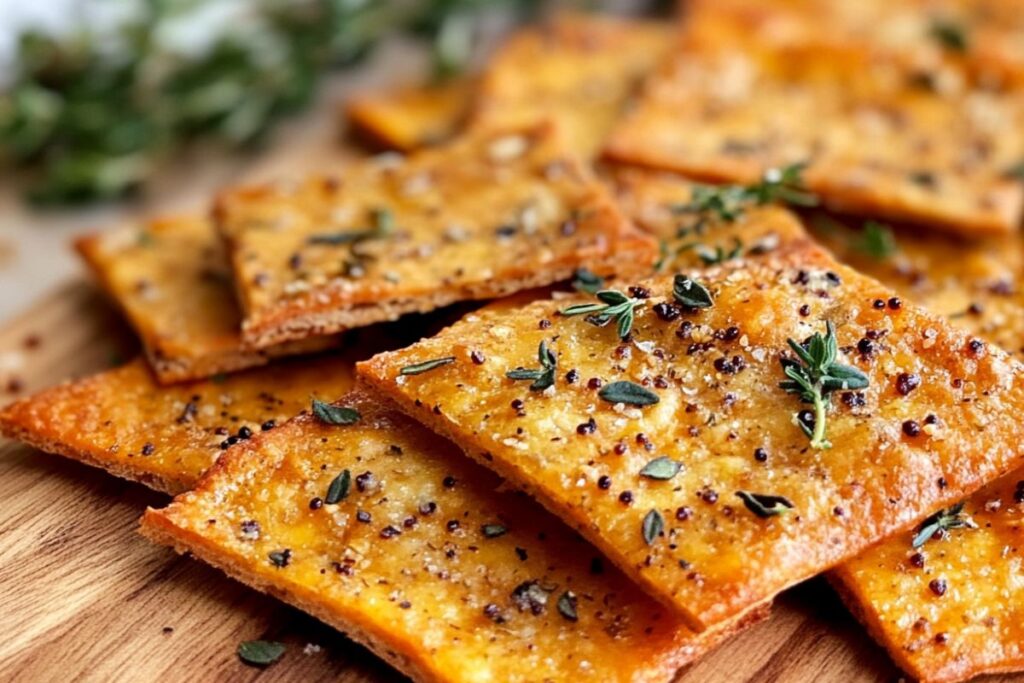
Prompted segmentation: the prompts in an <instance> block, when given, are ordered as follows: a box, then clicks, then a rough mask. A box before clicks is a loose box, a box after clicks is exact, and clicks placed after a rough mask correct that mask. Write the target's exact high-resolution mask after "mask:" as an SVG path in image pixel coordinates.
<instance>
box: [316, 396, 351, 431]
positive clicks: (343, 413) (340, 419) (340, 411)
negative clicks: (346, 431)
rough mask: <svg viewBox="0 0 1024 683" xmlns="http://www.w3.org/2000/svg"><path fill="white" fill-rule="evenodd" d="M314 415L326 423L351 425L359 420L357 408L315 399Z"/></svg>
mask: <svg viewBox="0 0 1024 683" xmlns="http://www.w3.org/2000/svg"><path fill="white" fill-rule="evenodd" d="M313 415H315V416H316V419H318V420H320V421H321V422H323V423H324V424H329V425H350V424H355V423H356V422H358V421H359V418H360V415H359V411H358V410H356V409H355V408H346V407H344V406H335V405H331V404H330V403H325V402H323V401H319V400H317V399H315V398H314V399H313Z"/></svg>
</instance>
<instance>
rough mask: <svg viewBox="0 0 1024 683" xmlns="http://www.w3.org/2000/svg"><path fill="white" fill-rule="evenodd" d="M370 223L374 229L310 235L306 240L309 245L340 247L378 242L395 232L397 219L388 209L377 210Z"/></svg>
mask: <svg viewBox="0 0 1024 683" xmlns="http://www.w3.org/2000/svg"><path fill="white" fill-rule="evenodd" d="M370 223H371V225H372V227H370V228H366V229H365V230H349V231H347V232H331V233H321V234H318V235H310V237H309V238H308V239H307V240H306V241H307V242H308V243H309V244H327V245H331V246H340V245H342V244H358V243H360V242H365V241H367V240H376V239H383V238H385V237H389V236H390V235H391V234H392V233H394V231H395V217H394V214H392V213H391V211H389V210H388V209H385V208H379V207H378V208H376V209H373V210H372V211H371V212H370Z"/></svg>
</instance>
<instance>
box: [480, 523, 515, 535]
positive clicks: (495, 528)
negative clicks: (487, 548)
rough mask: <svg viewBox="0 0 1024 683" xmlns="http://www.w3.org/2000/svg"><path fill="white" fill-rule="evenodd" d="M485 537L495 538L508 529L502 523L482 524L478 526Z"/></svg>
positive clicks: (505, 532)
mask: <svg viewBox="0 0 1024 683" xmlns="http://www.w3.org/2000/svg"><path fill="white" fill-rule="evenodd" d="M480 531H482V532H483V535H484V537H485V538H497V537H498V536H504V535H505V534H507V533H508V529H507V528H506V527H505V526H504V525H502V524H484V525H483V526H482V527H480Z"/></svg>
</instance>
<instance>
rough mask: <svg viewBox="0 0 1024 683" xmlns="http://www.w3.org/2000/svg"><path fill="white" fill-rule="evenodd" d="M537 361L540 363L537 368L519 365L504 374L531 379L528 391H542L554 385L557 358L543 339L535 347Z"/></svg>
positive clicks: (509, 376) (510, 376)
mask: <svg viewBox="0 0 1024 683" xmlns="http://www.w3.org/2000/svg"><path fill="white" fill-rule="evenodd" d="M537 361H538V362H539V363H540V369H539V370H530V369H527V368H521V367H520V368H516V369H515V370H509V371H508V372H506V373H505V376H506V377H508V378H509V379H512V380H523V379H529V380H533V384H531V385H530V391H544V390H545V389H547V388H548V387H550V386H553V385H554V383H555V370H556V368H557V367H558V358H556V357H555V354H554V352H552V351H551V349H549V348H548V345H547V342H545V341H541V343H540V345H539V346H538V347H537Z"/></svg>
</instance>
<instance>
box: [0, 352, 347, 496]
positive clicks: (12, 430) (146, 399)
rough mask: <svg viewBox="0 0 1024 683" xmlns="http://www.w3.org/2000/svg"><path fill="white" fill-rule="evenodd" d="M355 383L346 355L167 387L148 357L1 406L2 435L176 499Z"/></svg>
mask: <svg viewBox="0 0 1024 683" xmlns="http://www.w3.org/2000/svg"><path fill="white" fill-rule="evenodd" d="M351 384H352V361H351V359H349V358H345V357H341V356H337V357H331V356H318V357H313V358H309V359H302V360H292V361H280V362H278V363H275V364H274V365H271V366H268V367H265V368H257V369H254V370H248V371H246V372H241V373H237V374H233V375H228V376H222V377H216V378H214V379H211V380H206V381H199V382H190V383H185V384H176V385H173V386H163V387H162V386H160V385H158V384H157V382H156V379H155V378H154V376H153V373H152V372H151V371H150V369H149V367H148V366H147V364H146V362H145V361H144V360H142V359H138V360H135V361H133V362H131V363H128V364H127V365H124V366H122V367H120V368H116V369H114V370H110V371H107V372H102V373H100V374H98V375H93V376H92V377H87V378H85V379H80V380H74V381H71V382H68V383H66V384H62V385H60V386H57V387H53V388H52V389H47V390H45V391H42V392H40V393H38V394H36V395H34V396H29V397H27V398H24V399H22V400H20V401H17V402H15V403H12V404H10V405H7V406H5V407H4V408H2V409H0V433H2V434H4V435H5V436H8V437H11V438H14V439H18V440H20V441H24V442H25V443H27V444H29V445H31V446H34V447H36V448H38V449H40V450H43V451H46V452H48V453H56V454H58V455H62V456H65V457H68V458H72V459H74V460H79V461H81V462H84V463H86V464H88V465H92V466H94V467H99V468H101V469H104V470H107V471H108V472H110V473H111V474H115V475H117V476H119V477H123V478H125V479H130V480H132V481H137V482H140V483H142V484H145V485H146V486H149V487H150V488H154V489H157V490H159V491H166V492H167V493H180V492H181V491H186V490H188V489H190V488H191V487H192V486H193V485H194V484H195V483H196V481H197V480H198V479H199V475H201V474H202V473H203V472H205V471H206V469H207V468H209V467H210V465H212V464H213V463H214V461H215V460H216V459H217V456H219V455H220V454H221V453H223V452H224V448H226V447H227V446H228V445H229V444H231V443H234V442H236V441H239V440H244V437H245V436H246V435H247V434H255V433H258V432H260V431H261V429H263V428H264V427H266V428H268V429H272V428H273V426H274V425H275V424H280V423H282V422H284V421H285V420H286V419H288V418H290V417H291V416H293V415H295V414H296V413H297V412H298V411H299V410H302V409H303V408H305V407H307V406H308V405H309V401H310V397H311V396H316V397H319V398H321V399H322V400H332V399H334V398H336V397H338V396H340V395H342V394H343V393H345V391H347V390H348V389H349V387H350V386H351Z"/></svg>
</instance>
